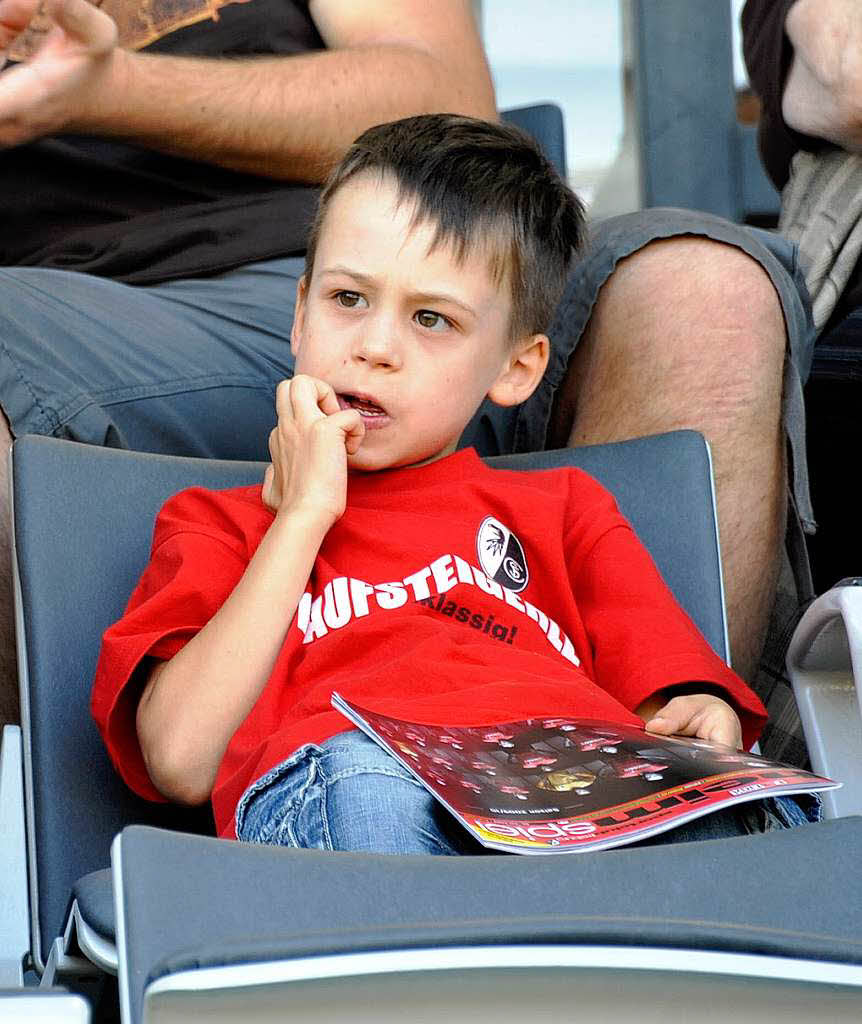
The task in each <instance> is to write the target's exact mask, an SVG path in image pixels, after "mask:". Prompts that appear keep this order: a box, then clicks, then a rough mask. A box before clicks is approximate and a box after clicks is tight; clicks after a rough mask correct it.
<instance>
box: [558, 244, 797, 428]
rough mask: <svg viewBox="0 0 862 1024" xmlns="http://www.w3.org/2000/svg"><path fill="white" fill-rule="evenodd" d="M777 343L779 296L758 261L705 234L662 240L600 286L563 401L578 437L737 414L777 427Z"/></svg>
mask: <svg viewBox="0 0 862 1024" xmlns="http://www.w3.org/2000/svg"><path fill="white" fill-rule="evenodd" d="M785 348H786V331H785V324H784V316H783V313H782V309H781V303H780V301H779V298H778V293H777V292H776V290H775V288H774V286H773V284H772V281H771V279H770V277H769V275H768V274H767V273H766V271H765V270H764V269H763V267H762V266H761V265H760V264H759V263H758V262H757V261H756V260H754V259H753V258H751V257H750V256H748V255H747V254H746V253H744V252H742V251H741V250H739V249H737V248H735V247H734V246H730V245H725V244H724V243H720V242H715V241H713V240H711V239H705V238H700V237H688V236H686V237H677V238H672V239H662V240H659V241H655V242H652V243H650V244H649V245H647V246H645V247H644V248H643V249H641V250H639V251H638V252H636V253H634V254H632V255H631V256H629V257H627V258H626V259H624V260H622V261H621V262H620V263H619V265H618V267H617V269H616V271H615V272H614V273H613V274H612V275H611V277H610V278H609V279H608V281H607V282H606V283H605V284H604V286H603V287H602V289H601V291H600V293H599V297H598V300H597V302H596V306H595V308H594V310H593V314H592V317H591V319H590V322H589V324H588V326H587V330H586V332H585V335H584V338H583V339H582V342H581V345H580V346H579V349H578V351H577V353H576V356H575V357H574V359H573V360H572V364H571V366H570V370H569V374H568V376H567V378H566V381H565V382H564V386H563V391H564V394H563V396H561V403H560V405H561V407H563V406H565V405H566V404H568V406H569V411H570V416H571V419H570V424H571V421H572V419H574V420H575V427H576V428H580V429H582V430H583V434H582V436H581V437H580V438H577V437H573V440H575V441H576V442H579V443H583V442H584V441H585V440H598V439H606V440H609V439H612V436H617V437H624V436H632V433H633V432H637V431H639V430H642V429H656V428H657V429H670V428H673V427H681V426H692V427H698V428H701V429H702V428H703V427H704V426H705V425H708V424H712V426H713V427H715V426H717V425H719V424H723V423H728V424H730V423H733V422H735V421H737V420H738V418H739V417H740V416H741V415H742V416H754V417H755V418H760V419H763V420H764V422H767V421H768V422H771V423H775V422H777V420H778V417H779V414H780V403H781V389H782V380H783V373H782V368H783V365H784V358H785ZM597 416H598V417H599V418H600V419H601V420H602V421H604V426H601V427H599V426H598V424H597V420H596V417H597ZM609 417H610V418H611V420H613V421H614V423H613V425H612V426H609V424H608V423H607V420H608V418H609ZM579 421H580V422H579ZM600 434H603V435H604V438H602V437H600V436H599V435H600Z"/></svg>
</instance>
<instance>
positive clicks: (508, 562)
mask: <svg viewBox="0 0 862 1024" xmlns="http://www.w3.org/2000/svg"><path fill="white" fill-rule="evenodd" d="M476 549H477V553H478V555H479V565H481V567H482V571H483V572H484V573H485V575H486V576H487V577H488V578H489V579H492V580H494V581H495V582H496V583H499V584H500V586H501V587H505V588H506V589H507V590H513V591H515V593H518V592H519V591H521V590H523V589H524V587H526V585H527V583H528V582H529V580H530V572H529V570H528V569H527V559H526V557H525V556H524V549H523V547H522V546H521V542H520V541H519V540H518V538H517V537H516V536H515V535H514V533H512V531H511V530H510V529H509V528H508V527H507V526H503V524H502V523H501V522H500V520H499V519H495V518H494V517H493V516H486V518H485V519H484V520H483V522H482V525H481V526H480V527H479V533H478V534H477V536H476Z"/></svg>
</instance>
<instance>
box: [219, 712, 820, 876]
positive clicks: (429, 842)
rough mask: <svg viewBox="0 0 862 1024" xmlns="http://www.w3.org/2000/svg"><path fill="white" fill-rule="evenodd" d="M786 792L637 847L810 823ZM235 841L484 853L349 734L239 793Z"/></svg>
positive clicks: (388, 760) (397, 768)
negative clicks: (785, 795) (240, 794)
mask: <svg viewBox="0 0 862 1024" xmlns="http://www.w3.org/2000/svg"><path fill="white" fill-rule="evenodd" d="M818 817H819V802H818V801H817V800H816V798H814V799H813V800H812V801H811V808H810V810H809V811H808V812H807V813H806V811H804V810H803V809H802V806H801V805H800V803H797V801H796V800H794V799H792V798H790V797H778V798H775V799H768V800H757V801H753V802H750V803H745V804H741V805H738V806H735V807H731V808H728V809H726V810H724V811H717V812H715V813H713V814H708V815H705V816H704V817H703V818H698V819H697V820H695V821H692V822H689V823H688V824H685V825H681V826H679V827H678V828H675V829H671V830H670V831H669V832H663V833H661V834H660V835H658V836H654V837H652V838H651V839H647V840H644V841H642V842H641V843H640V844H632V845H643V846H651V845H656V844H658V843H684V842H691V841H692V840H696V839H720V838H726V837H728V836H738V835H750V834H752V833H757V832H768V831H771V830H773V829H782V828H792V827H794V826H795V825H800V824H805V823H807V822H808V821H813V820H817V818H818ZM236 833H237V836H238V838H239V839H242V840H245V841H246V842H253V843H269V844H271V845H273V846H291V847H300V848H303V849H312V850H352V851H354V852H355V851H366V852H373V853H431V854H442V855H448V856H454V855H457V854H467V853H472V854H476V853H486V854H487V853H491V852H492V851H490V850H488V849H486V848H485V847H484V846H482V845H481V844H480V843H479V842H478V841H476V840H474V839H473V838H472V836H470V834H469V833H468V832H467V831H466V829H464V828H463V826H461V825H460V824H459V823H458V822H457V821H456V820H455V818H454V817H453V816H452V815H451V814H449V812H448V811H447V810H446V809H445V808H444V807H443V806H442V805H441V804H439V803H438V802H437V800H435V799H434V797H432V796H431V794H430V793H429V792H428V791H427V790H426V789H425V787H424V786H422V785H421V784H420V783H418V782H416V780H415V779H414V778H413V776H412V775H411V774H410V773H409V772H408V771H407V769H406V768H403V767H402V766H401V765H400V764H399V763H398V762H397V761H396V760H395V758H393V757H392V756H391V755H389V754H387V753H386V751H385V750H383V749H382V748H381V747H379V746H378V745H377V744H376V743H375V742H374V741H373V740H370V739H369V738H368V737H367V736H366V735H365V734H364V733H361V732H359V731H358V730H353V731H351V732H345V733H339V734H338V735H337V736H333V737H332V738H331V739H328V740H327V741H326V742H325V743H323V744H322V745H320V746H317V745H315V744H307V745H306V746H303V747H300V749H299V750H297V751H296V753H295V754H293V755H292V756H291V757H289V758H288V759H287V760H286V761H283V762H282V763H281V764H280V765H277V766H276V767H275V768H273V769H272V771H270V772H268V773H267V774H266V775H264V776H263V777H262V778H260V779H258V781H257V782H255V783H254V784H253V785H251V786H250V787H249V788H248V789H247V790H246V792H245V793H244V794H243V796H242V799H241V800H240V802H239V804H238V806H237V810H236Z"/></svg>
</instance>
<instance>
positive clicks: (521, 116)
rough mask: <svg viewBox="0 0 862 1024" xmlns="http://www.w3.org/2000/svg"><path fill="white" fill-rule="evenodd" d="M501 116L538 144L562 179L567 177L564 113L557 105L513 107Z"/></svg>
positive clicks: (502, 111)
mask: <svg viewBox="0 0 862 1024" xmlns="http://www.w3.org/2000/svg"><path fill="white" fill-rule="evenodd" d="M500 116H501V117H502V118H503V120H504V121H508V123H509V124H513V125H515V126H516V127H517V128H520V129H521V131H524V132H526V133H527V134H528V135H529V136H530V138H532V139H533V140H534V141H535V142H538V144H539V146H540V147H541V149H542V152H543V153H544V154H545V156H546V157H547V158H548V159H549V160H550V161H551V163H552V164H553V165H554V167H555V168H556V169H557V173H558V174H559V175H560V177H561V178H565V177H566V133H565V129H564V127H563V111H562V109H561V108H560V107H558V106H557V104H556V103H535V104H533V105H531V106H527V107H512V108H510V109H509V110H501V111H500Z"/></svg>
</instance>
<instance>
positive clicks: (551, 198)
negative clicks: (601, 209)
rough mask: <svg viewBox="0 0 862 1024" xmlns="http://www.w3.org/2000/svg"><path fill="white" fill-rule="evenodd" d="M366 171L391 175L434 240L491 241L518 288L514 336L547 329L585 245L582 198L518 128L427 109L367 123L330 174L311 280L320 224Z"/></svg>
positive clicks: (459, 248) (503, 272) (460, 244)
mask: <svg viewBox="0 0 862 1024" xmlns="http://www.w3.org/2000/svg"><path fill="white" fill-rule="evenodd" d="M364 171H374V172H377V173H379V174H380V175H381V176H383V177H386V176H391V177H392V178H393V179H394V181H395V183H396V187H397V189H398V191H399V194H400V196H401V197H402V198H403V199H406V200H412V201H414V202H415V204H416V210H415V214H414V223H421V222H426V221H430V222H431V223H434V224H436V226H437V230H436V234H435V236H434V240H433V242H432V247H435V246H438V245H441V244H450V245H452V246H453V248H454V251H455V255H456V258H457V259H462V258H463V257H464V256H465V255H466V253H467V252H468V251H469V250H470V249H472V248H473V247H474V246H475V245H477V244H480V243H487V244H488V245H489V249H490V251H491V252H492V254H493V257H492V259H493V269H494V274H495V277H496V278H497V280H498V281H502V280H506V279H507V278H508V281H509V285H510V287H511V292H512V322H511V325H510V332H511V336H512V338H513V339H517V338H520V337H524V336H525V335H528V334H538V333H542V332H544V331H546V330H547V327H548V324H549V323H550V320H551V316H552V315H553V312H554V309H555V308H556V306H557V303H558V302H559V301H560V297H561V295H562V293H563V288H564V286H565V283H566V277H567V275H568V270H569V265H570V263H571V260H572V256H573V254H574V253H575V252H576V251H577V250H578V249H579V248H580V246H581V243H582V240H583V231H584V212H583V206H582V205H581V202H580V200H579V199H578V198H577V196H576V195H575V194H574V193H573V192H572V190H571V189H570V188H569V186H568V185H567V184H566V183H565V182H564V181H563V180H562V178H561V177H560V176H559V174H558V173H557V172H556V170H555V169H554V167H553V165H552V164H551V163H550V161H549V160H548V159H547V158H546V157H545V156H544V155H543V154H542V152H541V150H540V149H539V148H538V146H537V145H536V144H535V143H534V142H533V140H532V139H530V138H529V136H527V135H525V134H524V133H523V132H522V131H520V130H519V129H517V128H515V127H513V126H511V125H507V124H498V123H494V122H490V121H481V120H478V119H477V118H471V117H462V116H460V115H456V114H422V115H420V116H417V117H407V118H404V119H403V120H400V121H392V122H390V123H388V124H381V125H377V126H376V127H374V128H369V129H368V130H367V131H366V132H363V134H362V135H360V136H359V138H358V139H357V140H356V141H355V142H354V143H353V145H352V146H351V147H350V149H349V150H348V151H347V153H346V154H345V156H344V158H343V159H342V161H341V162H340V163H339V164H338V166H337V167H336V168H335V170H334V171H333V172H332V174H331V175H330V177H329V179H328V181H327V183H326V185H325V187H324V189H323V192H322V194H321V197H320V202H319V205H318V210H317V216H316V217H315V220H314V223H313V225H312V228H311V232H310V235H309V240H308V249H307V253H306V261H305V270H306V275H307V276H308V277H309V278H310V277H311V273H312V271H313V269H314V258H315V253H316V249H317V242H318V238H319V236H320V230H321V226H322V224H323V221H324V219H325V217H326V212H327V210H328V208H329V203H330V201H331V199H332V197H333V195H334V194H335V193H336V192H337V191H338V189H339V188H340V187H341V186H342V185H344V184H345V183H346V182H347V181H349V180H350V179H351V178H353V177H355V176H356V175H357V174H360V173H362V172H364Z"/></svg>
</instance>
